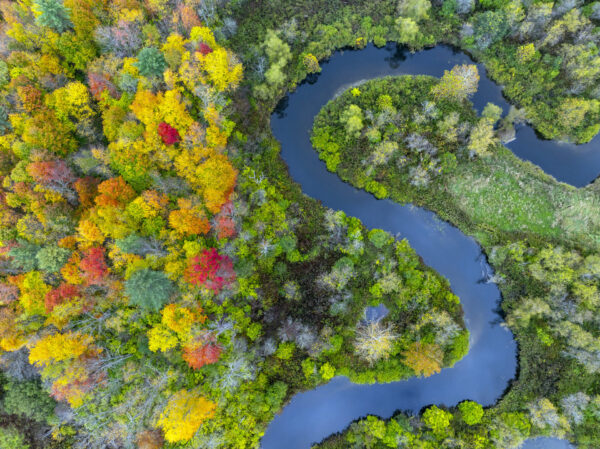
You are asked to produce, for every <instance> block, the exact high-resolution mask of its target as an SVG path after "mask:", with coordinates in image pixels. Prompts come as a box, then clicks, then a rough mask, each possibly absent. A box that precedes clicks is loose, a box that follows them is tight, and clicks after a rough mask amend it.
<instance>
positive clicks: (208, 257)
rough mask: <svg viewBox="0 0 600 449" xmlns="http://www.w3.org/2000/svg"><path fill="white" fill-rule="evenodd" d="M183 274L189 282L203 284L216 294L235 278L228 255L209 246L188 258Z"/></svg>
mask: <svg viewBox="0 0 600 449" xmlns="http://www.w3.org/2000/svg"><path fill="white" fill-rule="evenodd" d="M184 276H185V279H186V280H187V281H188V282H189V283H190V284H194V285H198V286H204V287H206V288H209V289H211V290H212V291H213V292H214V293H215V294H217V293H219V292H220V291H221V289H222V288H223V287H224V286H226V285H229V284H231V283H232V282H233V281H234V280H235V271H233V263H232V262H231V259H229V257H227V256H223V255H221V254H219V253H218V252H217V250H216V249H215V248H210V249H205V250H204V251H202V253H201V254H198V255H197V256H195V257H192V258H191V259H190V260H189V262H188V267H187V268H186V270H185V273H184Z"/></svg>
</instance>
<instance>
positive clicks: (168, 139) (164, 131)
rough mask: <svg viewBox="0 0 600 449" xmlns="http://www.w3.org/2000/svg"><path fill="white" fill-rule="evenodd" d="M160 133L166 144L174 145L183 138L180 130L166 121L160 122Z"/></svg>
mask: <svg viewBox="0 0 600 449" xmlns="http://www.w3.org/2000/svg"><path fill="white" fill-rule="evenodd" d="M158 135H159V136H160V138H161V139H162V141H163V143H164V144H165V145H173V144H175V143H177V142H179V141H180V140H181V136H180V135H179V131H177V130H176V129H175V128H173V127H172V126H171V125H169V124H168V123H165V122H161V123H159V124H158Z"/></svg>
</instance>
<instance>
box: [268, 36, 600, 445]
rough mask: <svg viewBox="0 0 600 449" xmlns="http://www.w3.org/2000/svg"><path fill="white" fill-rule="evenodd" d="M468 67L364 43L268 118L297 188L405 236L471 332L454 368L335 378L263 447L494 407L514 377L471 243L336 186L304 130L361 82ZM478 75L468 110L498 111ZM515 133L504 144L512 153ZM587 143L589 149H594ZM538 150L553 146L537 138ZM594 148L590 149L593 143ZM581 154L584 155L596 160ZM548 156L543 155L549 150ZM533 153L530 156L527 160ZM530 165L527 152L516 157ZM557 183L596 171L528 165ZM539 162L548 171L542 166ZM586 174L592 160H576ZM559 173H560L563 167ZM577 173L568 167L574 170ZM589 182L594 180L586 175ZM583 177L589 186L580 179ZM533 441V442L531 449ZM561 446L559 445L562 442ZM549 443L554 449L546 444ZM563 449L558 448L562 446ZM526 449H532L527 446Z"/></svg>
mask: <svg viewBox="0 0 600 449" xmlns="http://www.w3.org/2000/svg"><path fill="white" fill-rule="evenodd" d="M465 63H472V61H471V59H470V58H469V57H468V56H467V55H465V54H464V53H461V52H457V51H455V50H453V49H452V48H450V47H447V46H438V47H435V48H433V49H430V50H424V51H421V52H418V53H415V54H410V53H408V52H406V51H405V50H402V49H401V47H397V46H395V45H388V46H386V47H384V48H382V49H378V48H376V47H374V46H372V45H369V46H367V48H366V49H364V50H361V51H339V52H336V53H335V54H334V55H333V56H332V57H331V58H330V59H329V60H328V61H326V62H324V63H323V64H322V67H323V70H322V72H321V73H320V74H318V75H313V76H312V77H311V78H310V79H309V80H307V81H305V82H303V83H302V84H300V85H299V86H298V88H297V90H296V91H295V92H293V93H291V94H290V95H288V96H287V97H286V98H285V99H284V100H282V103H281V104H280V105H279V107H278V108H277V110H276V111H275V112H274V113H273V115H272V117H271V127H272V131H273V134H274V136H275V137H276V138H277V139H278V140H279V141H280V143H281V156H282V157H283V159H284V161H285V162H286V163H287V165H288V168H289V173H290V175H291V177H292V178H293V179H294V181H296V182H297V183H299V184H300V186H301V187H302V191H303V192H304V193H305V194H306V195H308V196H310V197H312V198H315V199H317V200H319V201H321V202H322V203H323V205H325V206H326V207H329V208H332V209H335V210H343V211H344V212H345V213H346V214H347V215H351V216H354V217H357V218H359V219H360V220H361V221H362V222H363V223H364V224H365V226H367V227H369V228H380V229H384V230H386V231H388V232H390V233H392V234H395V235H397V236H398V237H399V238H406V239H407V240H408V241H409V243H410V245H411V246H412V247H413V248H414V249H415V251H416V252H417V253H418V254H419V255H420V256H421V257H422V259H423V261H424V262H425V263H426V264H427V265H429V266H430V267H432V268H433V269H434V270H436V271H438V272H439V273H440V274H441V275H443V276H445V277H446V278H447V279H448V280H449V281H450V285H451V288H452V290H453V292H454V293H455V294H456V295H458V297H459V298H460V300H461V304H462V306H463V310H464V317H465V323H466V325H467V327H468V329H469V331H470V334H471V338H470V348H469V353H468V354H467V356H465V357H464V358H463V359H462V360H460V361H459V362H458V363H456V365H455V366H454V367H452V368H446V369H444V370H442V372H441V373H439V374H436V375H434V376H431V377H428V378H411V379H409V380H405V381H400V382H392V383H387V384H373V385H360V384H353V383H351V382H350V381H349V380H348V379H347V378H344V377H336V378H334V379H333V380H332V381H330V382H329V383H327V384H325V385H322V386H320V387H317V388H315V389H313V390H310V391H307V392H303V393H299V394H297V395H295V396H294V397H293V398H292V399H291V401H290V403H289V404H288V405H287V406H286V407H284V408H283V410H282V411H281V413H279V414H278V415H277V416H276V417H275V418H274V420H273V421H272V422H271V424H270V425H269V427H268V428H267V431H266V433H265V435H264V437H263V439H262V441H261V447H262V449H276V448H277V449H279V448H286V449H308V448H310V446H311V444H313V443H316V442H319V441H321V440H322V439H323V438H325V437H327V436H329V435H331V434H332V433H335V432H339V431H342V430H343V429H344V428H346V427H347V426H348V425H349V424H350V422H352V421H354V420H356V419H358V418H360V417H363V416H365V415H367V414H372V415H377V416H380V417H382V418H388V417H390V416H392V415H393V414H394V412H395V411H397V410H403V411H406V412H409V413H418V412H419V411H420V410H421V409H422V408H423V407H425V406H427V405H430V404H437V405H445V406H453V405H456V404H457V403H459V402H461V401H463V400H466V399H470V400H474V401H477V402H479V403H480V404H482V405H492V404H494V403H495V402H496V401H497V400H498V398H500V397H501V396H502V394H503V393H504V391H505V390H506V389H507V388H508V386H509V384H510V381H511V380H512V379H513V378H514V376H515V374H516V370H517V358H516V354H517V347H516V343H515V341H514V338H513V336H512V333H511V332H510V331H509V330H508V329H507V328H506V327H504V326H502V318H501V316H500V315H499V314H498V308H499V303H500V300H501V296H500V291H499V289H498V287H497V286H496V285H495V284H494V283H490V282H487V279H488V278H489V276H490V274H491V273H492V269H491V267H490V266H489V265H488V263H487V260H486V258H485V255H484V254H483V252H482V250H481V248H480V247H479V245H478V244H477V243H476V242H475V240H474V239H473V238H471V237H468V236H466V235H465V234H463V233H462V232H461V231H459V230H458V229H457V228H456V227H454V226H452V225H451V224H449V223H446V222H443V221H441V220H439V219H438V218H437V217H436V215H435V214H434V213H432V212H430V211H427V210H425V209H422V208H418V207H415V206H412V205H400V204H397V203H394V202H392V201H390V200H377V199H376V198H375V197H374V196H372V195H371V194H369V193H367V192H365V191H362V190H358V189H356V188H354V187H352V186H351V185H349V184H346V183H344V182H343V181H342V180H341V179H340V178H339V177H338V176H337V175H336V174H335V173H331V172H328V171H327V169H326V167H325V164H324V163H323V162H322V161H320V160H319V158H318V155H317V152H316V151H314V150H313V148H312V145H311V142H310V138H309V133H310V130H311V128H312V124H313V119H314V117H315V116H316V115H317V113H318V112H319V111H320V109H321V108H322V107H323V106H324V105H325V104H326V103H327V102H328V101H329V100H331V99H332V98H333V97H334V96H335V94H336V93H339V92H340V91H341V90H344V89H345V88H347V87H349V86H351V85H353V84H355V83H357V82H360V81H363V80H370V79H374V78H379V77H382V76H386V75H401V74H424V75H431V76H437V77H439V76H441V75H442V74H443V71H444V70H449V69H451V68H452V67H453V66H454V65H456V64H465ZM478 67H479V72H480V76H481V80H480V84H479V90H478V93H477V94H476V95H475V96H474V98H473V104H474V106H475V107H476V108H477V109H478V110H481V109H482V108H483V106H485V104H486V103H487V102H490V101H491V102H493V103H495V104H497V105H499V106H501V107H503V109H504V110H505V111H506V110H507V109H508V105H507V103H506V101H505V100H504V99H503V98H502V94H501V89H500V88H499V87H498V86H496V85H495V84H494V83H493V82H492V81H490V80H489V79H488V78H487V76H486V75H485V69H484V68H483V67H482V66H481V65H478ZM523 132H527V129H526V128H525V129H520V130H518V132H517V139H516V141H514V142H513V143H512V146H509V147H510V148H511V149H512V150H513V151H514V152H515V153H516V154H517V155H519V156H521V155H522V154H524V153H522V154H519V151H520V150H519V148H518V147H519V145H518V143H519V142H525V143H527V142H528V141H527V139H521V136H522V135H523V134H522V133H523ZM596 141H599V140H598V138H596V139H594V141H592V142H591V143H590V144H588V146H593V145H595V144H594V142H596ZM540 142H542V143H543V144H544V145H550V144H552V145H559V144H556V143H555V142H551V141H540ZM596 143H597V142H596ZM560 146H561V148H563V150H565V148H566V151H579V152H580V153H581V152H582V150H581V148H580V147H583V146H574V145H572V147H576V148H577V149H576V150H571V149H570V148H571V146H570V145H567V144H564V145H560ZM586 151H587V150H586V149H585V148H584V149H583V153H582V154H585V155H587V154H588V153H589V154H592V155H593V156H594V158H597V161H598V162H597V163H596V164H595V166H596V167H600V152H597V153H599V154H598V155H595V154H594V152H592V151H587V152H586ZM549 154H550V156H551V153H549ZM534 156H535V154H534ZM523 157H524V158H528V157H527V155H524V156H523ZM530 159H531V160H532V161H533V162H535V163H538V164H539V165H540V166H542V168H544V169H545V170H547V171H548V172H549V173H551V174H553V175H554V176H556V177H557V178H559V179H560V178H561V176H562V177H563V179H560V180H563V181H565V182H570V183H572V184H574V185H577V184H578V183H580V184H581V185H585V184H587V183H588V182H589V181H591V180H593V179H594V178H595V177H596V175H597V173H592V171H590V170H588V171H587V172H585V173H583V172H579V175H580V176H579V178H578V179H574V176H573V173H572V172H573V170H575V171H577V164H571V166H569V167H568V168H569V169H568V170H565V167H564V164H562V165H560V164H559V166H558V168H559V169H560V170H563V173H562V174H561V173H553V172H552V170H553V164H550V163H548V162H547V161H546V162H544V161H541V162H538V161H534V160H533V159H534V157H531V158H530ZM544 163H546V166H544ZM583 165H585V166H586V167H587V168H589V167H590V165H592V162H589V161H588V162H587V163H584V164H583ZM561 167H562V168H561ZM573 167H575V168H573ZM592 175H593V176H592ZM586 176H587V177H588V178H590V179H588V180H587V181H586V179H587V178H586ZM535 441H536V440H531V443H532V444H533V443H534V442H535ZM564 443H565V444H566V442H564ZM553 444H561V442H559V440H554V443H553ZM567 447H570V446H568V445H567V446H556V449H563V448H567ZM533 448H534V446H531V449H533Z"/></svg>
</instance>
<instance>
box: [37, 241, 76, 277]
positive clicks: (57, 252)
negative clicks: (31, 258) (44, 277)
mask: <svg viewBox="0 0 600 449" xmlns="http://www.w3.org/2000/svg"><path fill="white" fill-rule="evenodd" d="M70 256H71V250H68V249H66V248H60V247H59V246H56V245H48V246H45V247H43V248H42V249H40V250H39V251H38V252H37V254H36V255H35V258H36V259H37V262H38V267H39V268H40V270H42V271H47V272H49V273H56V272H57V271H58V270H60V269H61V268H62V267H63V265H64V264H66V263H67V260H69V257H70Z"/></svg>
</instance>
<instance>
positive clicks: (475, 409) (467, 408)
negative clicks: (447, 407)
mask: <svg viewBox="0 0 600 449" xmlns="http://www.w3.org/2000/svg"><path fill="white" fill-rule="evenodd" d="M458 409H459V410H460V413H461V416H462V419H463V421H464V422H465V423H466V424H468V425H469V426H474V425H475V424H479V423H480V422H481V418H483V407H482V406H481V405H479V404H478V403H477V402H473V401H464V402H461V403H460V404H459V405H458Z"/></svg>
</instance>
